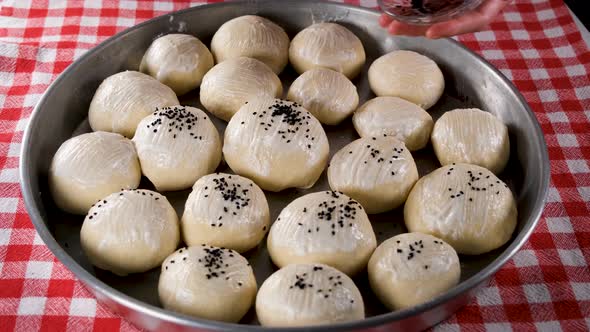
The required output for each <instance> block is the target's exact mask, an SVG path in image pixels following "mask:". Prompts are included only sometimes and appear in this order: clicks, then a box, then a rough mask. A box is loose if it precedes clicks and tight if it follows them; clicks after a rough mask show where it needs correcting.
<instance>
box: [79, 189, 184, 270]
mask: <svg viewBox="0 0 590 332" xmlns="http://www.w3.org/2000/svg"><path fill="white" fill-rule="evenodd" d="M179 238H180V235H179V230H178V216H177V215H176V211H174V208H173V207H172V205H170V203H169V202H168V200H167V199H166V197H164V196H162V195H160V194H158V193H157V192H153V191H149V190H123V191H120V192H116V193H113V194H110V195H109V196H107V197H105V198H103V199H101V200H100V201H98V202H97V203H96V204H95V205H93V207H92V208H91V209H90V211H88V215H86V218H85V219H84V223H83V224H82V229H81V230H80V243H81V245H82V249H83V250H84V252H85V253H86V256H87V257H88V259H89V260H90V262H91V263H92V264H93V265H95V266H97V267H99V268H101V269H103V270H109V271H111V272H113V273H115V274H117V275H120V276H125V275H127V274H129V273H139V272H145V271H148V270H150V269H153V268H154V267H156V266H159V265H160V264H162V261H163V260H164V259H165V258H166V256H168V255H170V254H171V253H172V252H173V251H174V249H176V246H178V241H179Z"/></svg>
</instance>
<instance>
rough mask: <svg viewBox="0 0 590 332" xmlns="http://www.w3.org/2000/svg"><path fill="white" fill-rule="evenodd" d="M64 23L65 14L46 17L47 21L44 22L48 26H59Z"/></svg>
mask: <svg viewBox="0 0 590 332" xmlns="http://www.w3.org/2000/svg"><path fill="white" fill-rule="evenodd" d="M63 23H64V17H63V16H47V17H45V23H44V24H43V25H44V26H45V27H46V28H59V27H61V26H62V25H63Z"/></svg>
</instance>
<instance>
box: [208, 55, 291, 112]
mask: <svg viewBox="0 0 590 332" xmlns="http://www.w3.org/2000/svg"><path fill="white" fill-rule="evenodd" d="M282 93H283V86H282V83H281V80H280V79H279V77H278V76H277V75H276V74H275V73H274V72H273V71H272V70H271V69H270V68H269V67H268V66H267V65H265V64H264V63H262V62H260V61H258V60H256V59H251V58H244V57H241V58H232V59H228V60H226V61H224V62H222V63H219V64H217V65H215V67H213V68H212V69H211V70H209V72H207V74H205V77H203V82H202V83H201V92H200V98H201V104H203V106H204V107H205V108H206V109H207V110H208V111H209V112H211V113H212V114H213V115H215V116H216V117H218V118H220V119H222V120H225V121H229V119H231V117H232V116H233V115H234V114H235V113H236V112H237V111H238V110H239V109H240V107H241V106H242V105H244V103H245V102H247V101H249V100H253V99H264V98H275V97H280V96H281V94H282Z"/></svg>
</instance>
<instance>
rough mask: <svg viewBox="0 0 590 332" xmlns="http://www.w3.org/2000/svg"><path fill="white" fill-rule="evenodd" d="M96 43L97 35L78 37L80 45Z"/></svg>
mask: <svg viewBox="0 0 590 332" xmlns="http://www.w3.org/2000/svg"><path fill="white" fill-rule="evenodd" d="M96 41H97V38H96V35H78V42H80V43H89V44H94V43H96Z"/></svg>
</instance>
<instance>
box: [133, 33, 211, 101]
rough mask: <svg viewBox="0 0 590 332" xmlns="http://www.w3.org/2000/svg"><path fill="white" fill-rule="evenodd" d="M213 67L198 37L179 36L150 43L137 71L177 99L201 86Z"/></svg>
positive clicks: (173, 35)
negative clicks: (170, 92)
mask: <svg viewBox="0 0 590 332" xmlns="http://www.w3.org/2000/svg"><path fill="white" fill-rule="evenodd" d="M211 67H213V55H211V52H209V49H207V46H205V44H203V43H202V42H201V41H200V40H199V39H198V38H197V37H194V36H191V35H185V34H179V33H173V34H169V35H165V36H162V37H160V38H158V39H156V40H154V41H153V42H152V44H151V45H150V47H149V48H148V50H147V51H146V52H145V54H144V55H143V59H142V60H141V64H140V65H139V70H140V71H141V72H144V73H146V74H148V75H151V76H153V77H154V78H156V79H157V80H158V81H160V82H162V83H164V84H166V85H167V86H169V87H170V88H172V90H174V92H175V93H176V94H177V95H179V96H180V95H183V94H185V93H187V92H189V91H191V90H192V89H194V88H197V87H199V85H201V80H202V79H203V76H204V75H205V73H206V72H207V71H209V69H211Z"/></svg>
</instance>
